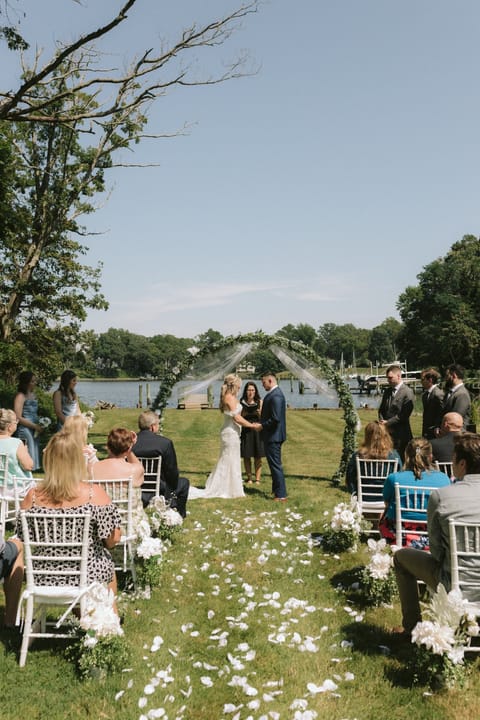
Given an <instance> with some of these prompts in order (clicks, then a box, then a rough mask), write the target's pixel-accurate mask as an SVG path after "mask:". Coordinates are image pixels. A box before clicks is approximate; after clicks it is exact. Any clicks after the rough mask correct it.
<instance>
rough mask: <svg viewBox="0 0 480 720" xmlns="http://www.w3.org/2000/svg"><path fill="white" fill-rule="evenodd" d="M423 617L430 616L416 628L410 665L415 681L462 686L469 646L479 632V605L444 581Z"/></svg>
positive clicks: (425, 607)
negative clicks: (466, 598) (466, 649)
mask: <svg viewBox="0 0 480 720" xmlns="http://www.w3.org/2000/svg"><path fill="white" fill-rule="evenodd" d="M423 616H424V617H427V618H428V619H427V620H423V621H422V622H419V623H417V624H416V625H415V627H414V629H413V631H412V643H415V650H414V654H413V658H412V661H411V663H410V664H409V665H410V669H411V671H412V673H413V679H414V682H416V683H423V684H428V685H430V686H431V687H432V688H434V689H439V688H452V687H453V686H454V685H455V684H456V683H458V684H460V685H462V684H463V682H464V680H465V677H466V674H467V667H466V665H465V645H467V644H468V642H469V639H470V638H471V637H476V636H477V635H478V634H479V627H478V624H477V621H476V612H475V606H473V605H472V604H471V603H469V602H468V600H465V599H464V598H462V595H461V593H460V591H458V590H451V591H450V592H449V593H447V591H446V590H445V588H444V586H443V585H442V584H440V585H439V586H438V587H437V591H436V593H435V595H434V596H433V598H432V599H431V601H430V603H428V604H425V605H424V610H423Z"/></svg>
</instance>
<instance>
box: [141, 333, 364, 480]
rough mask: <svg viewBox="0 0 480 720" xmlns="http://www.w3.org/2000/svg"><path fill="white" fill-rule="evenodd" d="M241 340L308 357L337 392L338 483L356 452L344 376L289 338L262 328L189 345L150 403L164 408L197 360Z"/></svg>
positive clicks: (349, 395) (351, 406)
mask: <svg viewBox="0 0 480 720" xmlns="http://www.w3.org/2000/svg"><path fill="white" fill-rule="evenodd" d="M243 343H254V344H256V346H257V347H259V348H261V349H264V350H268V348H269V347H270V346H271V345H278V346H280V347H282V348H283V349H285V350H291V351H292V352H295V353H297V354H298V355H301V356H302V357H303V358H305V360H308V362H309V363H310V364H311V366H312V367H318V368H319V369H320V370H321V372H322V374H323V375H324V376H325V378H326V379H327V380H328V381H329V382H330V383H331V384H332V385H333V387H334V388H335V390H336V392H337V394H338V401H339V405H340V407H341V408H342V410H343V418H344V420H345V428H344V431H343V450H342V457H341V459H340V464H339V467H338V469H337V470H336V471H335V473H334V474H333V477H332V482H333V483H335V484H336V485H338V484H339V483H340V481H341V479H342V478H343V477H344V476H345V471H346V468H347V463H348V460H349V459H350V456H351V455H352V453H353V452H354V451H355V434H356V428H357V423H358V415H357V412H356V410H355V406H354V404H353V398H352V393H351V392H350V388H349V387H348V385H347V384H346V383H345V381H344V380H343V378H342V377H341V376H340V375H339V373H338V372H336V371H335V370H334V369H333V368H332V367H331V365H330V364H329V363H328V361H327V360H326V358H323V357H321V356H319V355H317V353H316V352H314V350H312V349H311V348H309V347H308V346H307V345H304V344H303V343H302V342H298V341H295V340H289V339H288V338H285V337H283V336H281V335H266V334H265V333H263V332H262V331H257V332H254V333H247V334H239V335H229V336H227V337H225V338H222V339H221V340H219V341H217V342H212V343H209V344H208V345H205V346H204V347H203V348H189V349H188V350H187V351H186V352H185V355H184V357H183V358H182V359H181V360H180V361H179V362H178V363H177V365H176V366H175V367H173V368H170V369H169V370H168V371H167V372H166V373H165V375H164V376H163V378H162V383H161V385H160V390H159V392H158V395H157V397H156V398H155V400H154V402H153V406H152V407H153V409H154V410H160V412H161V411H162V410H163V409H164V408H165V407H166V405H167V402H168V400H169V398H170V395H171V394H172V389H173V387H174V385H175V384H176V383H177V382H178V381H179V380H181V379H182V378H183V377H184V376H185V375H186V374H187V373H188V372H189V371H190V370H191V369H192V368H193V367H194V365H195V363H196V362H197V361H198V360H199V359H201V358H204V357H206V356H207V355H214V354H215V353H216V352H218V351H220V350H224V349H225V348H230V347H233V346H235V345H239V344H243Z"/></svg>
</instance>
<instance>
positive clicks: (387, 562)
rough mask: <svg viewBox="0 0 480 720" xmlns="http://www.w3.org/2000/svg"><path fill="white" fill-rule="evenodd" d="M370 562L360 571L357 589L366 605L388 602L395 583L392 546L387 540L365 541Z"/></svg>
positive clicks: (393, 591)
mask: <svg viewBox="0 0 480 720" xmlns="http://www.w3.org/2000/svg"><path fill="white" fill-rule="evenodd" d="M367 547H368V551H369V552H370V562H369V563H368V565H365V567H363V568H362V569H361V571H360V578H359V583H358V585H359V591H360V593H361V595H362V597H363V599H364V601H365V603H366V604H368V605H374V606H377V605H382V604H383V603H390V602H391V601H392V598H393V597H394V595H395V594H396V592H397V583H396V580H395V573H394V571H393V555H392V551H393V548H392V547H391V546H389V545H387V541H386V540H385V539H384V538H382V539H381V540H373V539H372V538H369V539H368V541H367Z"/></svg>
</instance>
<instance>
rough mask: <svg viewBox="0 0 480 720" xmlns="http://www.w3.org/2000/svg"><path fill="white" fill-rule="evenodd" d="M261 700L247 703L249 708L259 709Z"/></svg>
mask: <svg viewBox="0 0 480 720" xmlns="http://www.w3.org/2000/svg"><path fill="white" fill-rule="evenodd" d="M260 704H261V703H260V700H250V702H249V703H247V708H248V709H249V710H258V708H259V707H260Z"/></svg>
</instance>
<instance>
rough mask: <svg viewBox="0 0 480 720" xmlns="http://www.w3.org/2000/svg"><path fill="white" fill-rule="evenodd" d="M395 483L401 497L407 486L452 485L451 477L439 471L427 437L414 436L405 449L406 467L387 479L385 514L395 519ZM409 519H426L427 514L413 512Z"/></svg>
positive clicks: (384, 492)
mask: <svg viewBox="0 0 480 720" xmlns="http://www.w3.org/2000/svg"><path fill="white" fill-rule="evenodd" d="M395 483H398V484H399V485H400V497H401V498H402V497H405V495H406V492H407V490H406V489H405V486H409V485H414V486H415V487H419V488H422V487H428V488H439V487H444V486H445V485H450V478H449V477H448V475H445V473H442V472H439V471H438V470H437V469H436V468H435V465H434V464H433V459H432V446H431V445H430V443H429V442H428V440H426V439H425V438H413V439H412V440H410V442H409V443H408V445H407V447H406V449H405V467H404V469H403V470H402V471H401V472H396V473H392V474H391V475H389V476H388V477H387V479H386V480H385V485H384V486H383V499H384V500H385V511H384V516H385V517H386V518H387V520H389V521H391V522H392V521H393V522H394V521H395ZM408 519H409V520H425V514H424V513H423V514H422V513H416V512H411V513H409V518H408Z"/></svg>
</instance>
